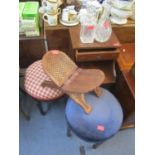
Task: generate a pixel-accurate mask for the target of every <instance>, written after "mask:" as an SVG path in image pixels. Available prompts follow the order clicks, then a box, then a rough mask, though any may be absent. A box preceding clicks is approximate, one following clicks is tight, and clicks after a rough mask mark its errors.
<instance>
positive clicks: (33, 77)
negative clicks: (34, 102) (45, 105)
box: [24, 60, 63, 101]
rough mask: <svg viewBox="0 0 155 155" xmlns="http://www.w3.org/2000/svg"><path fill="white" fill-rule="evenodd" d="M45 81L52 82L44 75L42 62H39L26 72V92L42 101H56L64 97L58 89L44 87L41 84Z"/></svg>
mask: <svg viewBox="0 0 155 155" xmlns="http://www.w3.org/2000/svg"><path fill="white" fill-rule="evenodd" d="M44 80H47V81H50V78H49V77H48V76H47V75H46V74H45V73H44V71H43V68H42V64H41V60H39V61H36V62H34V63H33V64H32V65H30V66H29V67H28V68H27V70H26V75H25V82H24V86H25V90H26V92H27V93H28V94H29V95H31V96H32V97H33V98H35V99H38V100H42V101H48V100H52V99H56V98H58V97H60V96H62V95H63V92H62V91H60V90H58V89H55V88H53V89H51V88H48V87H42V86H41V84H42V82H43V81H44Z"/></svg>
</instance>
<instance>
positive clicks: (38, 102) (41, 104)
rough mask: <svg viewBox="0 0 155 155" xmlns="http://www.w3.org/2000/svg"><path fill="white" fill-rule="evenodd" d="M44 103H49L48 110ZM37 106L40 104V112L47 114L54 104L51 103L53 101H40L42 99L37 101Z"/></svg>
mask: <svg viewBox="0 0 155 155" xmlns="http://www.w3.org/2000/svg"><path fill="white" fill-rule="evenodd" d="M43 104H47V108H46V110H44V108H43ZM37 106H38V109H39V111H40V113H41V114H42V115H46V114H47V112H48V111H49V109H50V108H51V106H52V104H51V103H42V102H40V101H37Z"/></svg>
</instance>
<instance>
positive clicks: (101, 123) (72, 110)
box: [65, 89, 123, 143]
mask: <svg viewBox="0 0 155 155" xmlns="http://www.w3.org/2000/svg"><path fill="white" fill-rule="evenodd" d="M85 98H86V101H87V102H88V103H89V104H90V105H91V106H92V111H91V112H90V113H89V114H86V113H85V112H84V110H83V109H82V108H81V107H80V106H79V105H78V104H76V103H75V102H74V100H72V99H71V98H69V100H68V101H67V105H66V111H65V113H66V119H67V123H68V125H69V127H70V128H71V129H72V131H73V132H74V133H75V134H76V135H77V136H78V137H80V138H81V139H83V140H85V141H89V142H95V143H98V142H101V141H104V140H106V139H107V138H109V137H111V136H113V135H114V134H115V133H117V131H118V130H119V129H120V127H121V125H122V121H123V112H122V108H121V106H120V103H119V102H118V100H117V99H116V98H115V97H114V95H113V94H112V93H110V92H109V91H108V90H106V89H103V94H102V95H101V96H100V97H97V96H96V95H95V94H93V93H87V94H86V95H85Z"/></svg>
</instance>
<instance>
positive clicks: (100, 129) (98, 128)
mask: <svg viewBox="0 0 155 155" xmlns="http://www.w3.org/2000/svg"><path fill="white" fill-rule="evenodd" d="M97 130H98V131H101V132H103V131H104V130H105V128H104V126H103V125H98V126H97Z"/></svg>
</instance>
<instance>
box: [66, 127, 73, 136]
mask: <svg viewBox="0 0 155 155" xmlns="http://www.w3.org/2000/svg"><path fill="white" fill-rule="evenodd" d="M71 136H72V134H71V128H70V127H69V125H67V137H71Z"/></svg>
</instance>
